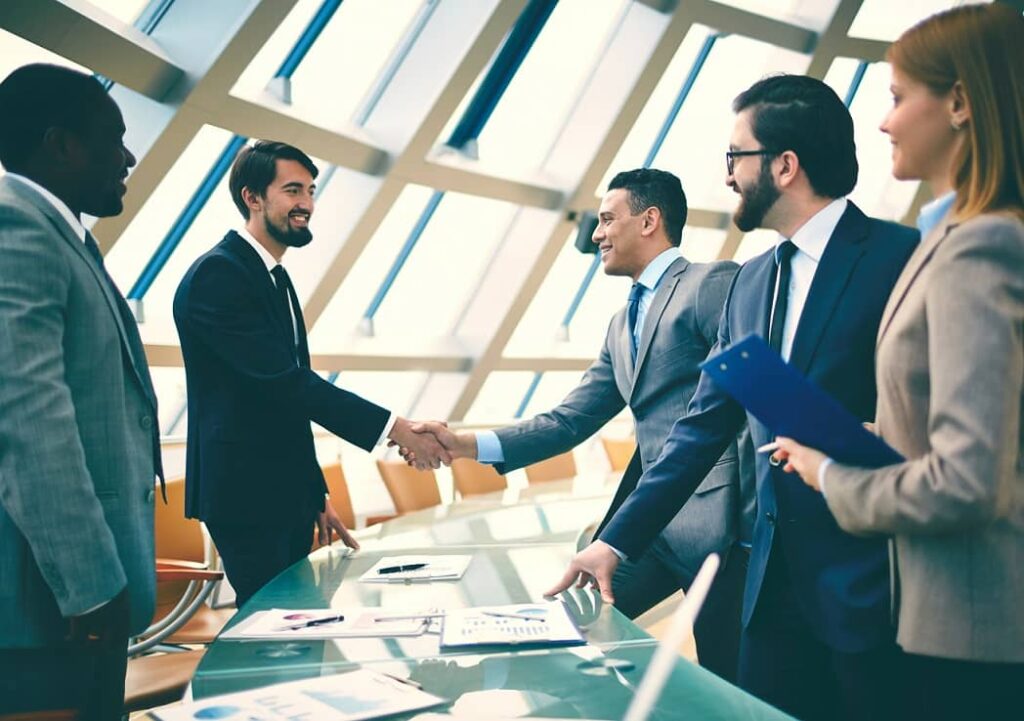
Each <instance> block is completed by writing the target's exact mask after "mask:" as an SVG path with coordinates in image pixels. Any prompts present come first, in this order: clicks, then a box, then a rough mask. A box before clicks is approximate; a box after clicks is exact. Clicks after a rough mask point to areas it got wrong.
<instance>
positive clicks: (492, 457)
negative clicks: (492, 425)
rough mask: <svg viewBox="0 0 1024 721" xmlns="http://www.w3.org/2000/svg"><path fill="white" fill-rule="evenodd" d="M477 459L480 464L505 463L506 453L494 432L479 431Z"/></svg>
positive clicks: (477, 434) (477, 436) (477, 433)
mask: <svg viewBox="0 0 1024 721" xmlns="http://www.w3.org/2000/svg"><path fill="white" fill-rule="evenodd" d="M473 435H475V436H476V459H477V461H479V462H480V463H504V462H505V451H504V450H503V449H502V447H501V441H500V440H499V439H498V434H497V433H495V432H494V431H477V432H476V433H474V434H473Z"/></svg>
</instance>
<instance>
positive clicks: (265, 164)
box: [228, 140, 320, 220]
mask: <svg viewBox="0 0 1024 721" xmlns="http://www.w3.org/2000/svg"><path fill="white" fill-rule="evenodd" d="M278 160H294V161H295V162H297V163H299V164H301V165H302V167H304V168H305V169H306V170H308V171H309V174H310V175H312V176H313V177H314V178H316V176H317V175H318V174H319V173H320V171H319V170H317V167H316V165H314V164H313V161H312V160H310V159H309V156H308V155H306V154H305V153H303V152H302V151H301V150H299V149H298V148H296V147H295V146H294V145H288V143H279V142H277V141H274V140H257V141H256V142H255V143H254V144H252V145H246V146H245V147H243V148H242V149H241V150H239V151H238V155H237V156H235V162H234V165H232V166H231V178H230V180H229V181H228V187H230V188H231V199H232V200H233V201H235V206H236V207H237V208H238V212H240V213H241V214H242V217H243V218H245V219H246V220H249V206H248V205H246V204H245V199H244V198H243V197H242V188H248V189H249V190H251V191H252V192H254V193H256V194H257V195H259V196H260V197H264V196H265V195H266V194H267V186H269V185H270V184H271V183H272V182H274V178H275V177H277V161H278Z"/></svg>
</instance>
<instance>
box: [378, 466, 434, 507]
mask: <svg viewBox="0 0 1024 721" xmlns="http://www.w3.org/2000/svg"><path fill="white" fill-rule="evenodd" d="M377 470H378V471H380V477H381V478H382V479H383V480H384V486H385V487H386V488H387V489H388V493H389V494H390V495H391V501H392V502H393V503H394V504H395V511H396V512H398V513H400V514H401V513H411V512H412V511H418V510H420V509H421V508H430V507H431V506H440V505H441V492H440V491H438V489H437V478H436V477H435V476H434V472H433V471H418V470H416V469H415V468H413V467H412V466H409V465H407V464H406V463H405V461H401V460H398V461H385V460H379V461H377Z"/></svg>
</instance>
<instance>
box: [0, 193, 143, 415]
mask: <svg viewBox="0 0 1024 721" xmlns="http://www.w3.org/2000/svg"><path fill="white" fill-rule="evenodd" d="M8 187H10V188H12V189H13V191H14V193H15V194H16V195H18V196H19V197H21V198H23V199H25V200H26V201H28V202H30V203H31V204H32V206H33V207H34V208H36V209H37V210H39V211H40V212H41V213H42V214H43V215H44V216H46V219H47V220H48V221H50V224H51V225H53V227H54V229H55V230H56V231H57V234H58V235H59V236H60V237H61V238H62V239H63V240H64V242H66V243H67V244H68V245H69V246H70V247H71V249H72V251H73V252H74V253H76V254H77V255H78V256H79V257H80V258H81V259H82V262H84V263H85V265H86V267H87V268H89V271H90V272H91V273H92V275H93V278H95V279H96V283H97V284H98V285H99V288H100V293H102V294H103V298H104V300H105V301H106V303H107V307H108V308H109V309H110V313H111V315H113V317H114V324H115V325H116V326H117V332H118V335H119V336H120V338H121V347H122V348H123V349H124V353H125V355H126V356H127V358H128V363H129V365H130V366H131V368H132V372H133V373H134V374H135V378H136V380H137V381H138V383H139V386H141V388H142V390H143V393H144V395H145V396H146V399H147V400H148V401H149V403H150V405H152V406H153V408H154V410H155V409H156V393H155V392H154V390H153V385H152V382H151V381H150V379H149V373H148V372H147V371H145V370H143V369H144V368H145V366H144V365H140V361H141V360H142V359H141V358H139V355H140V354H144V350H143V345H142V342H141V339H139V336H138V329H136V328H134V327H133V328H131V329H129V328H128V327H127V326H126V325H125V320H126V318H125V313H127V315H128V317H131V310H130V309H129V308H128V304H127V303H125V300H124V298H121V297H118V295H117V293H116V286H115V285H114V281H113V280H112V279H110V276H109V275H108V274H107V272H106V270H104V269H103V268H102V267H101V266H99V265H98V264H97V263H96V259H95V258H93V257H92V254H91V253H89V251H88V250H86V248H85V243H84V242H82V240H81V239H80V238H79V237H78V235H77V234H76V233H75V231H74V230H72V229H71V227H70V226H69V225H68V224H67V222H66V221H65V220H64V218H62V217H61V216H60V214H59V213H58V212H57V210H56V209H55V208H53V206H51V205H50V204H49V203H48V202H46V200H45V199H44V198H41V197H40V196H39V195H38V193H36V192H35V191H34V190H32V189H31V188H24V190H27V191H28V192H23V186H21V185H20V184H19V183H18V182H17V181H13V182H11V183H10V184H9V185H8ZM133 337H134V338H135V339H136V340H137V342H135V343H133V342H132V339H133Z"/></svg>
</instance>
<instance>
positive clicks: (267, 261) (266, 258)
mask: <svg viewBox="0 0 1024 721" xmlns="http://www.w3.org/2000/svg"><path fill="white" fill-rule="evenodd" d="M236 232H237V233H238V234H239V235H240V236H241V237H242V239H243V240H244V241H245V242H246V243H248V244H249V245H251V246H252V248H253V250H255V251H256V254H257V255H258V256H259V257H260V260H262V261H263V265H265V266H266V268H267V275H269V276H270V282H271V283H273V284H274V287H275V288H276V287H277V281H276V280H275V279H274V274H273V273H271V272H270V271H272V270H273V269H274V268H276V267H277V266H278V265H280V263H278V262H277V259H276V258H274V256H272V255H271V254H270V251H268V250H267V249H266V248H264V247H263V245H262V244H261V243H260V242H259V241H258V240H256V239H255V238H254V237H252V235H251V234H250V233H249V231H248V230H246V229H245V228H240V229H238V230H237V231H236ZM288 313H289V315H291V318H292V333H293V335H294V337H295V343H296V344H298V342H299V328H298V319H297V318H296V317H295V311H294V310H292V305H291V303H289V304H288ZM388 413H389V414H390V415H389V416H388V422H387V423H385V424H384V430H383V432H382V433H381V434H380V438H378V439H377V444H376V445H378V446H379V445H381V444H382V443H383V442H384V441H386V440H387V439H388V434H389V433H391V429H392V428H394V426H395V421H396V420H398V417H397V416H396V415H395V414H394V411H388Z"/></svg>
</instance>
